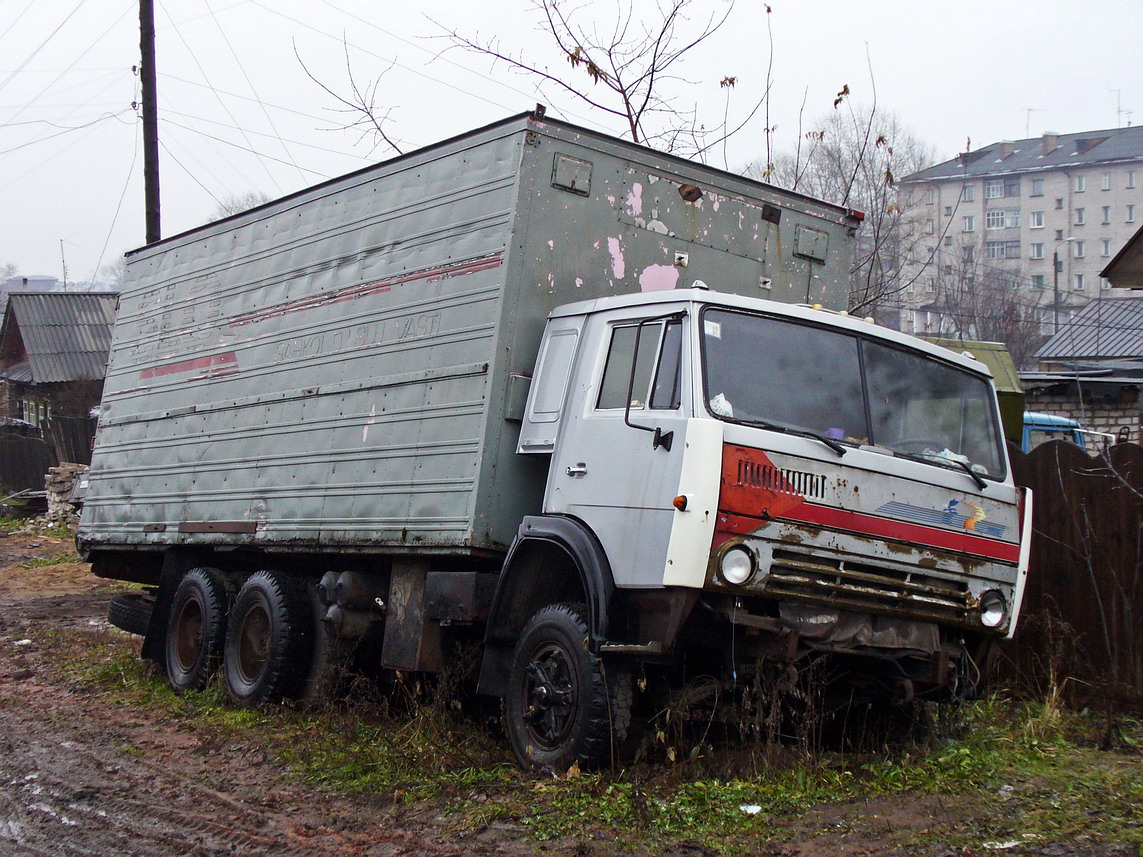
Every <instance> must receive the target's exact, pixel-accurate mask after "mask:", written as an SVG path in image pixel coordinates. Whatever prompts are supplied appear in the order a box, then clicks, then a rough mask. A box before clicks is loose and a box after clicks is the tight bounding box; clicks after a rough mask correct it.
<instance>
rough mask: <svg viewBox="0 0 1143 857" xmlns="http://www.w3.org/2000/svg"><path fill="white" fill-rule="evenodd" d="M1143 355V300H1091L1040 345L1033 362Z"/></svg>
mask: <svg viewBox="0 0 1143 857" xmlns="http://www.w3.org/2000/svg"><path fill="white" fill-rule="evenodd" d="M1140 356H1143V298H1109V299H1107V300H1097V301H1092V302H1091V303H1089V304H1088V305H1087V306H1085V307H1084V308H1083V309H1081V310H1080V311H1079V312H1077V313H1076V314H1075V315H1073V316H1072V317H1071V318H1070V319H1068V321H1067V322H1066V323H1065V324H1064V325H1063V326H1062V327H1061V328H1060V331H1059V333H1056V334H1055V335H1053V336H1052V338H1051V339H1049V340H1048V341H1047V342H1045V343H1044V344H1043V345H1042V346H1040V350H1039V351H1037V352H1036V359H1037V360H1040V361H1042V362H1045V363H1051V362H1054V361H1058V360H1096V359H1104V360H1105V359H1112V358H1127V357H1140Z"/></svg>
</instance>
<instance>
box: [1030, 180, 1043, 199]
mask: <svg viewBox="0 0 1143 857" xmlns="http://www.w3.org/2000/svg"><path fill="white" fill-rule="evenodd" d="M1043 195H1044V180H1043V179H1032V193H1031V196H1043Z"/></svg>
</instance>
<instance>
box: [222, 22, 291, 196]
mask: <svg viewBox="0 0 1143 857" xmlns="http://www.w3.org/2000/svg"><path fill="white" fill-rule="evenodd" d="M206 8H207V9H208V10H209V12H210V17H211V18H212V19H213V20H214V26H216V27H217V28H218V32H219V34H220V35H221V36H222V40H223V41H224V42H225V43H226V47H227V48H229V49H230V54H231V56H233V57H234V61H235V62H236V63H238V70H239V71H241V72H242V76H243V77H244V78H245V79H246V85H247V86H249V87H250V91H251V92H252V93H253V94H254V98H255V99H256V100H257V102H258V106H259V107H260V108H261V109H262V115H263V116H265V117H266V121H267V122H269V123H270V128H271V130H273V132H274V136H275V137H277V138H278V143H279V144H281V146H282V151H283V152H285V153H286V157H287V158H289V159H290V163H292V164H293V165H294V169H296V170H297V171H298V175H299V176H300V177H301V179H302V181H305V180H306V177H305V175H304V174H303V173H302V169H301V167H299V166H298V163H297V161H295V160H294V156H293V155H292V154H290V150H289V148H288V147H287V146H286V143H285V141H284V140H283V139H282V135H281V134H279V133H278V128H277V126H276V125H275V124H274V120H273V119H271V118H270V114H269V113H268V112H266V105H264V104H263V103H262V99H261V98H259V97H258V91H257V90H256V89H255V88H254V83H253V82H252V81H251V80H250V75H248V74H247V73H246V68H245V67H244V66H243V65H242V60H240V59H239V58H238V54H237V52H235V50H234V47H233V45H231V44H230V39H228V38H227V37H226V31H225V30H223V29H222V24H221V23H219V20H218V16H217V15H215V14H214V9H212V8H211V6H210V3H209V0H207V2H206Z"/></svg>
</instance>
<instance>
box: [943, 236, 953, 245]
mask: <svg viewBox="0 0 1143 857" xmlns="http://www.w3.org/2000/svg"><path fill="white" fill-rule="evenodd" d="M945 246H946V247H951V246H952V236H951V235H946V236H945Z"/></svg>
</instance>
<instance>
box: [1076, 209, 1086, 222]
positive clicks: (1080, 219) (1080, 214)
mask: <svg viewBox="0 0 1143 857" xmlns="http://www.w3.org/2000/svg"><path fill="white" fill-rule="evenodd" d="M1086 215H1087V212H1086V211H1084V209H1082V208H1077V209H1076V226H1083V225H1084V222H1085V219H1084V218H1085V217H1086Z"/></svg>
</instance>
